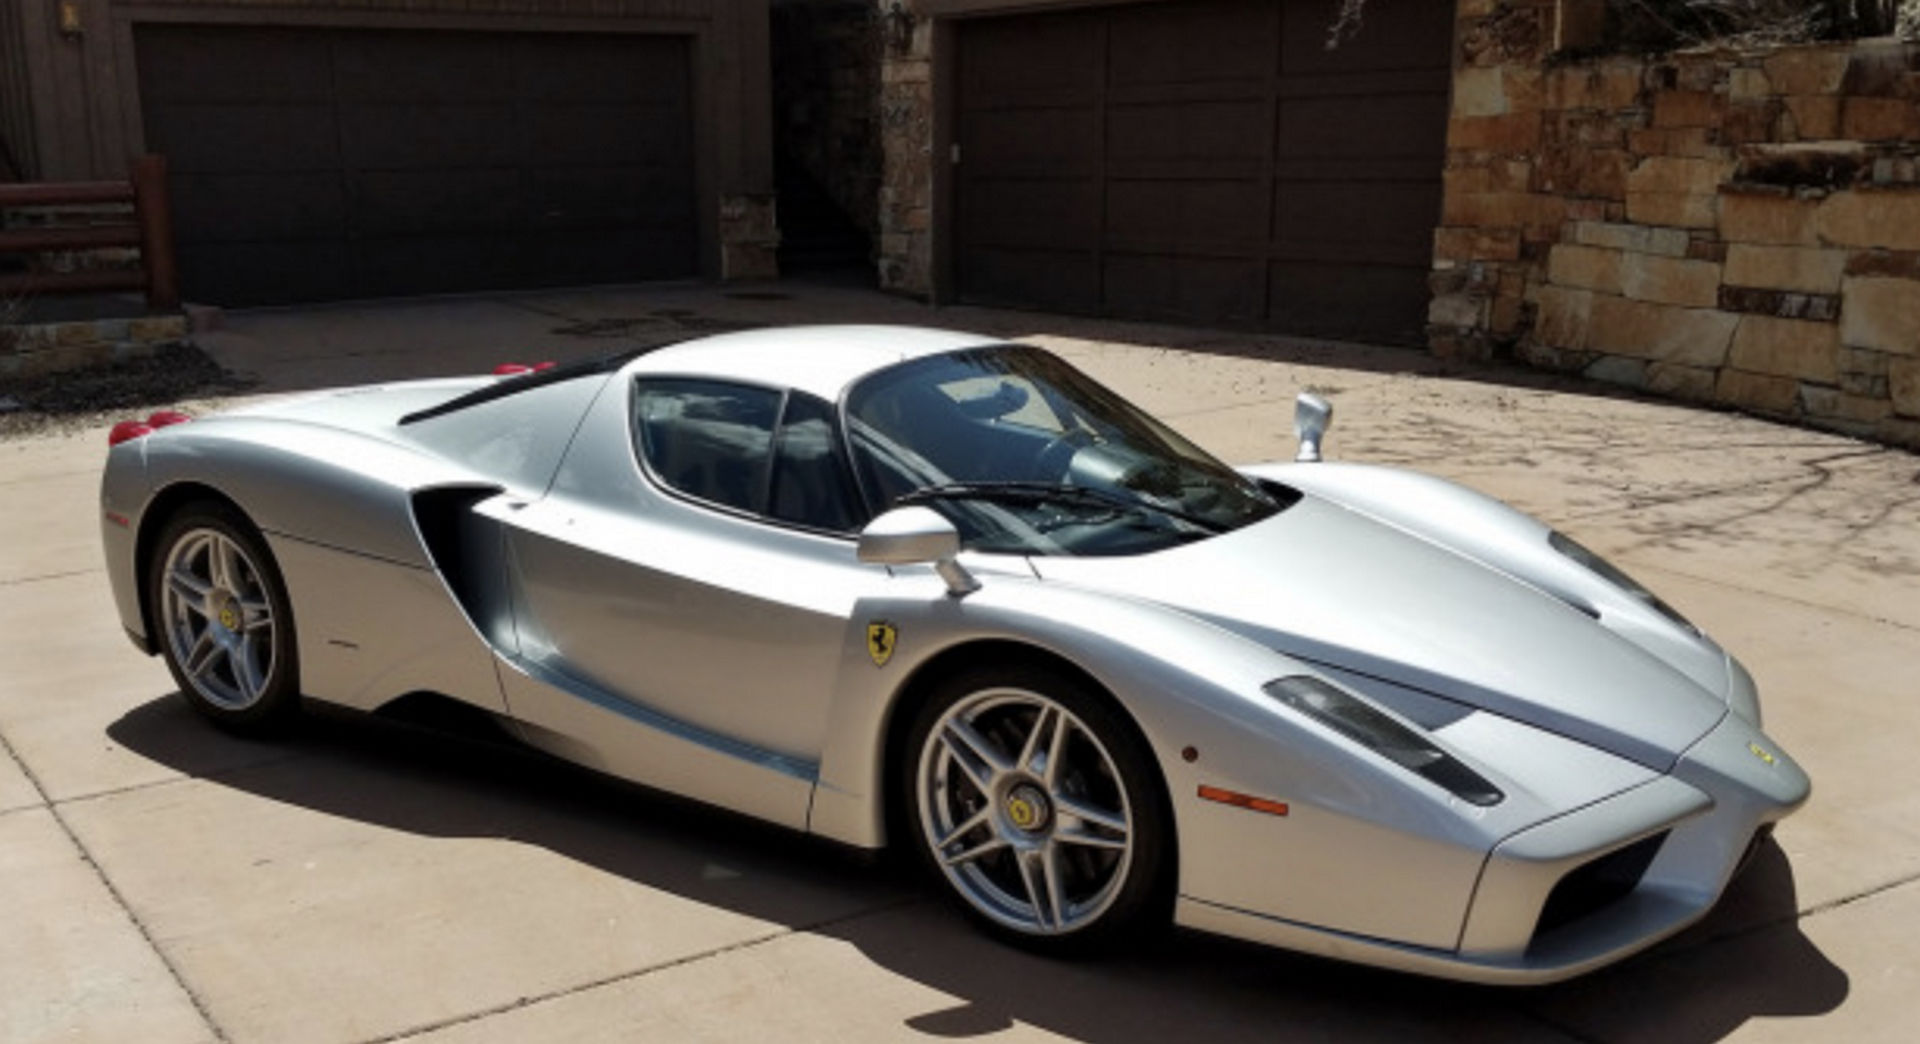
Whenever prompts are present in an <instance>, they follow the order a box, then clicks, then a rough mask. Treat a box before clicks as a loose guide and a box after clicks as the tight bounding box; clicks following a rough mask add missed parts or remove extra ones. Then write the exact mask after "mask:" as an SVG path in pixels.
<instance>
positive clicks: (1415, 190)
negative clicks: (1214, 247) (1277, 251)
mask: <svg viewBox="0 0 1920 1044" xmlns="http://www.w3.org/2000/svg"><path fill="white" fill-rule="evenodd" d="M1439 218H1440V192H1439V189H1438V187H1437V186H1435V185H1432V184H1428V183H1425V182H1411V183H1409V182H1397V183H1396V182H1384V183H1372V184H1368V185H1365V186H1364V187H1363V186H1356V185H1354V184H1351V183H1348V182H1322V183H1300V182H1289V183H1282V184H1281V185H1279V186H1277V188H1276V189H1275V192H1274V238H1275V239H1278V240H1280V241H1282V242H1283V243H1284V244H1286V246H1288V247H1290V248H1292V249H1293V250H1295V251H1299V252H1302V253H1306V254H1313V253H1316V252H1317V253H1321V254H1325V255H1327V256H1331V257H1352V256H1355V253H1357V254H1358V255H1359V256H1362V257H1367V258H1373V259H1377V260H1381V261H1390V262H1393V263H1395V264H1407V265H1421V266H1424V265H1427V264H1429V263H1430V262H1431V261H1432V259H1433V229H1434V226H1435V225H1436V224H1438V223H1439Z"/></svg>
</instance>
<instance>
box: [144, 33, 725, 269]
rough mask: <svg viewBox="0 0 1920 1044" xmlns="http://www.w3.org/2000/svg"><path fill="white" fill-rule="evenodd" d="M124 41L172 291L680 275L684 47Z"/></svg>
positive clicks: (686, 120)
mask: <svg viewBox="0 0 1920 1044" xmlns="http://www.w3.org/2000/svg"><path fill="white" fill-rule="evenodd" d="M134 33H135V50H136V53H137V64H138V66H139V69H140V74H141V92H142V107H143V112H142V117H143V120H144V128H145V133H146V138H147V141H148V144H149V147H151V148H153V149H155V150H156V151H159V152H163V153H165V154H166V155H167V156H168V158H169V163H170V167H171V170H172V185H173V191H174V194H175V198H176V208H177V210H176V222H175V226H176V227H175V234H176V240H177V245H178V250H179V253H180V256H181V258H182V281H183V289H184V292H185V293H186V295H187V296H188V297H189V298H192V299H195V300H201V301H207V302H209V303H215V304H225V305H234V306H240V305H250V304H267V303H282V302H288V301H301V300H327V299H338V298H347V297H366V296H378V295H384V294H404V293H422V292H437V291H448V290H484V289H496V288H502V287H510V286H551V285H559V284H563V283H568V282H575V283H579V282H613V281H620V280H626V279H632V278H661V277H676V276H685V275H689V274H691V273H693V272H694V271H695V270H696V257H697V254H698V234H699V233H698V229H699V225H698V222H697V220H696V218H695V204H694V200H695V186H694V182H693V134H692V113H691V100H692V99H691V86H690V84H691V77H690V70H691V59H690V50H689V39H690V38H689V37H687V36H684V35H671V36H640V35H624V34H595V35H583V34H562V33H514V32H497V33H495V32H444V31H427V30H393V31H386V30H366V29H322V28H284V29H282V28H261V27H243V26H217V27H210V26H177V25H150V24H140V25H136V26H135V28H134ZM263 56H265V57H263ZM236 69H237V70H242V71H243V72H244V74H245V75H244V76H239V77H237V74H235V73H234V70H236ZM289 70H291V71H290V72H288V71H289ZM282 72H286V75H280V73H282ZM276 76H277V77H278V78H277V79H276V78H275V77H276ZM263 77H264V78H265V79H264V80H263V81H262V80H261V79H260V78H263ZM242 81H245V82H242ZM261 82H264V83H265V84H266V86H265V87H264V88H263V87H261V85H260V84H261ZM229 98H236V99H247V101H246V103H245V104H236V103H232V102H231V101H229V100H227V99H229ZM208 99H212V100H208ZM556 235H557V236H559V237H561V238H555V237H556Z"/></svg>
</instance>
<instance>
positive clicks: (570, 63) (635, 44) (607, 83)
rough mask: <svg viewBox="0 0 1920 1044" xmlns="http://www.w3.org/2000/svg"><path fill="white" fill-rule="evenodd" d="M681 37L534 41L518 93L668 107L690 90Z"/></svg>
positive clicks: (683, 99)
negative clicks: (664, 103) (663, 102)
mask: <svg viewBox="0 0 1920 1044" xmlns="http://www.w3.org/2000/svg"><path fill="white" fill-rule="evenodd" d="M689 73H690V67H689V64H688V61H687V47H686V41H685V39H684V38H682V37H651V38H648V37H607V38H594V37H576V36H555V37H534V38H531V39H528V40H527V41H526V60H525V61H524V63H523V66H522V71H521V76H520V84H519V88H518V94H519V95H520V96H521V97H523V98H526V99H528V100H530V101H535V102H605V103H612V104H617V103H627V104H656V103H660V102H662V101H665V102H666V103H668V104H671V105H674V106H678V107H685V105H686V101H687V99H688V97H689V96H690V92H691V86H692V85H691V79H690V75H689Z"/></svg>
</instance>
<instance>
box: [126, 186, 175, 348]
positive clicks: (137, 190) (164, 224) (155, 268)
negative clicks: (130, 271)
mask: <svg viewBox="0 0 1920 1044" xmlns="http://www.w3.org/2000/svg"><path fill="white" fill-rule="evenodd" d="M131 180H132V181H133V212H134V220H136V221H138V222H139V223H140V266H141V267H142V268H144V269H146V272H147V307H148V308H151V309H154V310H155V311H171V310H173V309H175V308H178V307H180V273H179V270H178V269H176V268H175V267H174V263H173V211H172V209H171V208H170V207H169V206H168V199H167V158H166V157H165V156H160V155H155V154H153V153H148V154H147V155H145V156H141V157H140V158H139V159H136V160H134V161H133V172H132V176H131Z"/></svg>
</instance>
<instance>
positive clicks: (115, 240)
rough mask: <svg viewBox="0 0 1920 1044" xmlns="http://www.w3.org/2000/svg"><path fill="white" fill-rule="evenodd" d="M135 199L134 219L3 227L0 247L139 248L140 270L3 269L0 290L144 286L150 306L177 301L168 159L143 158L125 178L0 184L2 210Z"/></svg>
mask: <svg viewBox="0 0 1920 1044" xmlns="http://www.w3.org/2000/svg"><path fill="white" fill-rule="evenodd" d="M99 203H131V204H133V214H132V217H131V220H129V221H127V222H124V223H118V224H94V225H87V226H83V227H78V228H60V227H47V228H15V229H5V228H0V253H15V254H36V253H44V252H47V251H69V250H98V249H103V248H112V247H138V248H139V249H140V267H139V268H102V269H92V270H86V269H83V270H80V271H75V272H34V271H29V272H19V273H8V274H4V275H0V295H30V294H78V293H89V292H92V291H99V290H144V291H146V294H147V307H148V308H151V309H155V310H169V309H174V308H178V307H180V276H179V272H178V270H177V269H175V268H174V261H173V214H172V211H171V209H170V208H169V207H168V203H167V160H166V157H164V156H152V155H149V156H142V157H140V158H139V159H137V160H134V162H133V168H132V170H131V171H130V172H129V174H128V177H127V180H125V181H72V182H40V183H27V184H13V185H0V209H6V208H10V207H60V206H86V205H90V204H99Z"/></svg>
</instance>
